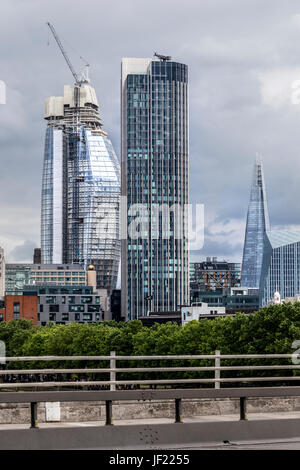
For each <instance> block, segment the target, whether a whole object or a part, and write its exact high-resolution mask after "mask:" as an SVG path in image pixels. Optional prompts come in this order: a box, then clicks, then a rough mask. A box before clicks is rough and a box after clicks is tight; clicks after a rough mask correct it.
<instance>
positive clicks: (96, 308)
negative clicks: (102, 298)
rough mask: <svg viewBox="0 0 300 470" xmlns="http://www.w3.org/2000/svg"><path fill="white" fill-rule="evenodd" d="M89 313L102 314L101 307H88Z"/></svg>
mask: <svg viewBox="0 0 300 470" xmlns="http://www.w3.org/2000/svg"><path fill="white" fill-rule="evenodd" d="M88 312H100V305H88Z"/></svg>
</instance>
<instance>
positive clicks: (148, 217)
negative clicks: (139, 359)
mask: <svg viewBox="0 0 300 470" xmlns="http://www.w3.org/2000/svg"><path fill="white" fill-rule="evenodd" d="M121 94H122V109H121V115H122V126H121V131H122V196H123V198H127V200H126V202H125V203H124V206H125V210H124V211H123V216H122V225H123V227H124V226H125V232H126V233H125V236H124V235H123V237H122V238H123V240H122V314H123V315H124V314H125V316H126V317H127V318H129V319H134V318H138V317H139V316H144V315H147V312H148V311H149V310H151V311H164V310H177V308H178V306H180V305H184V304H185V305H187V304H188V302H189V282H188V269H189V261H188V233H187V231H188V218H187V215H186V212H185V210H184V209H185V207H186V205H187V204H188V201H189V150H188V69H187V66H186V65H184V64H180V63H177V62H172V61H170V60H160V59H122V84H121ZM179 214H181V215H179ZM137 221H138V222H139V223H138V224H137ZM137 225H138V226H139V230H140V232H139V235H138V236H137V235H136V234H134V233H133V232H132V228H135V227H136V226H137ZM126 229H127V230H126Z"/></svg>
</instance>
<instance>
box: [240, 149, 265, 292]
mask: <svg viewBox="0 0 300 470" xmlns="http://www.w3.org/2000/svg"><path fill="white" fill-rule="evenodd" d="M268 230H270V223H269V214H268V207H267V198H266V189H265V182H264V175H263V167H262V162H261V160H260V159H259V158H257V159H256V162H255V165H254V173H253V180H252V186H251V193H250V202H249V207H248V215H247V224H246V232H245V242H244V252H243V263H242V276H241V285H243V286H247V287H255V288H259V285H260V275H261V267H262V259H263V248H264V235H265V233H266V231H268Z"/></svg>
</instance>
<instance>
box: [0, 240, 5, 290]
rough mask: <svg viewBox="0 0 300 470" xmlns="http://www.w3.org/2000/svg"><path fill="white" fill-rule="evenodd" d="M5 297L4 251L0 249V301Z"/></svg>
mask: <svg viewBox="0 0 300 470" xmlns="http://www.w3.org/2000/svg"><path fill="white" fill-rule="evenodd" d="M4 295H5V258H4V250H3V248H1V247H0V299H3V297H4Z"/></svg>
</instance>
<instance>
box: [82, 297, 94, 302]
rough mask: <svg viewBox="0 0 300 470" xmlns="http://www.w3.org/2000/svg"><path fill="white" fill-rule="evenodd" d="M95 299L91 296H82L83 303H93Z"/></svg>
mask: <svg viewBox="0 0 300 470" xmlns="http://www.w3.org/2000/svg"><path fill="white" fill-rule="evenodd" d="M92 301H93V297H91V296H89V297H87V296H86V297H81V303H82V304H91V303H92Z"/></svg>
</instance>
